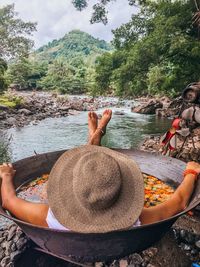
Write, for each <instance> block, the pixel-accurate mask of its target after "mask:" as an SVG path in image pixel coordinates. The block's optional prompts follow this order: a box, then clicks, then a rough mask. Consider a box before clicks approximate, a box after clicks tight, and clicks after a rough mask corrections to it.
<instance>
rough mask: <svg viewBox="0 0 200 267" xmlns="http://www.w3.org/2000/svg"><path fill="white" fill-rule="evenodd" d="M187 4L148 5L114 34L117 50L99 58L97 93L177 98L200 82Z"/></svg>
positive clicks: (165, 0) (199, 45)
mask: <svg viewBox="0 0 200 267" xmlns="http://www.w3.org/2000/svg"><path fill="white" fill-rule="evenodd" d="M195 10H196V7H195V5H194V2H193V1H191V0H185V1H179V0H175V1H171V0H159V1H151V3H150V2H149V3H148V4H146V5H143V6H142V7H141V10H140V12H139V13H138V14H137V15H134V16H133V17H132V19H131V21H130V22H129V23H127V24H124V25H122V26H121V27H119V28H118V29H116V30H115V31H113V33H114V40H113V44H114V46H115V51H114V52H113V53H112V54H109V53H106V54H104V55H103V56H102V57H99V58H98V64H97V66H96V74H95V80H96V86H95V88H94V90H95V93H99V94H102V93H106V92H108V91H112V92H114V94H116V95H121V96H128V95H132V96H135V95H142V94H152V95H155V94H160V95H162V94H163V95H172V96H174V95H177V94H179V93H180V91H181V90H182V89H183V88H184V87H185V86H186V85H187V84H188V83H190V82H194V81H198V80H199V78H200V41H199V37H200V36H199V34H198V29H197V27H195V25H193V24H192V16H193V14H194V12H195Z"/></svg>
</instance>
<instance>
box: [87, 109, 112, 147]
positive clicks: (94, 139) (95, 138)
mask: <svg viewBox="0 0 200 267" xmlns="http://www.w3.org/2000/svg"><path fill="white" fill-rule="evenodd" d="M111 117H112V110H110V109H106V110H105V111H104V112H103V115H102V118H101V120H100V121H99V122H98V116H97V114H96V113H95V112H89V113H88V128H89V142H88V144H90V145H97V146H100V145H101V137H102V136H103V135H104V134H105V132H106V126H107V124H108V123H109V121H110V119H111Z"/></svg>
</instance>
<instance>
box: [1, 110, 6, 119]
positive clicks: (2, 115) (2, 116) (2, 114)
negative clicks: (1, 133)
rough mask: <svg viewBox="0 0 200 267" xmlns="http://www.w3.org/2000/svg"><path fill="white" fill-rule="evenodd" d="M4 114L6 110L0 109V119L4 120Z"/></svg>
mask: <svg viewBox="0 0 200 267" xmlns="http://www.w3.org/2000/svg"><path fill="white" fill-rule="evenodd" d="M6 114H7V112H6V111H1V112H0V120H4V119H5V118H6Z"/></svg>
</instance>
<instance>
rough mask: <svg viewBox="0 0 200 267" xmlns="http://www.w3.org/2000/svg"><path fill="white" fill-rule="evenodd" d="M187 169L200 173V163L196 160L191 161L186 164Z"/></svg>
mask: <svg viewBox="0 0 200 267" xmlns="http://www.w3.org/2000/svg"><path fill="white" fill-rule="evenodd" d="M186 170H194V171H196V172H197V173H198V174H200V164H199V163H197V162H194V161H190V162H188V164H187V166H186Z"/></svg>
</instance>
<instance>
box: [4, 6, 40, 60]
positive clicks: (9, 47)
mask: <svg viewBox="0 0 200 267" xmlns="http://www.w3.org/2000/svg"><path fill="white" fill-rule="evenodd" d="M17 15H18V14H17V13H16V12H15V10H14V4H12V5H7V6H5V7H2V8H0V37H1V38H0V58H4V59H10V58H15V57H21V56H27V55H28V52H29V51H30V49H31V48H32V46H33V41H31V40H30V39H29V38H28V37H27V36H30V35H31V33H32V32H33V31H35V30H36V24H35V23H32V22H24V21H23V20H21V19H19V18H17Z"/></svg>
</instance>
